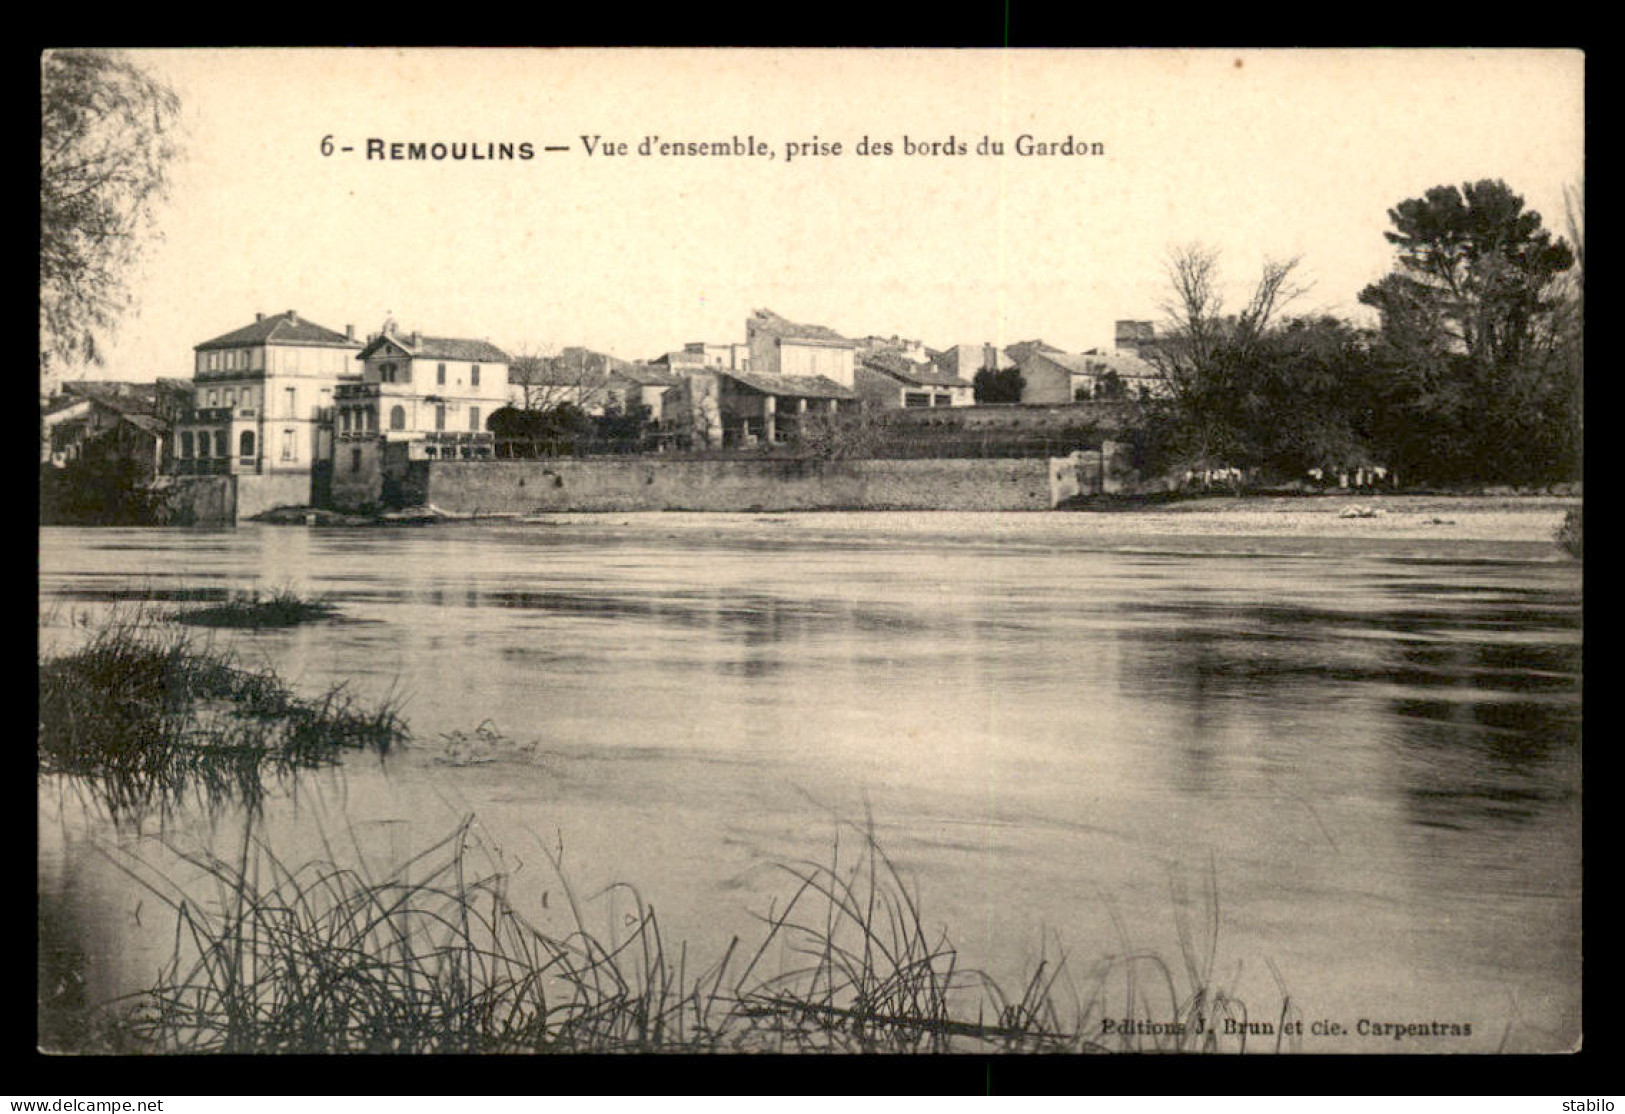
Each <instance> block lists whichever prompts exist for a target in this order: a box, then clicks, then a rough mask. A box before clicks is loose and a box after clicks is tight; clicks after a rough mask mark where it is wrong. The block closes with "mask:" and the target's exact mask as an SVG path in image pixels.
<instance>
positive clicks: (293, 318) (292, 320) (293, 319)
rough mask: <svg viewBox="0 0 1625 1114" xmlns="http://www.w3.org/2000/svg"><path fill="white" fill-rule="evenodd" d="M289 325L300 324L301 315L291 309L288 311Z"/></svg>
mask: <svg viewBox="0 0 1625 1114" xmlns="http://www.w3.org/2000/svg"><path fill="white" fill-rule="evenodd" d="M288 324H290V325H297V324H299V315H298V314H297V313H295V312H294V311H293V310H291V309H290V310H289V311H288Z"/></svg>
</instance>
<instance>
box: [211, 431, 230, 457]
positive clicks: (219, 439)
mask: <svg viewBox="0 0 1625 1114" xmlns="http://www.w3.org/2000/svg"><path fill="white" fill-rule="evenodd" d="M214 455H215V456H227V455H229V453H228V451H227V448H226V431H225V430H223V429H217V430H215V431H214Z"/></svg>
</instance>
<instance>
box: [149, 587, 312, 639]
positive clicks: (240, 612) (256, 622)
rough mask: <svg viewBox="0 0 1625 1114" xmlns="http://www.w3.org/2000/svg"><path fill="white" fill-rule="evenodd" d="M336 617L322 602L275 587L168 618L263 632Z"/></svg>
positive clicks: (190, 623)
mask: <svg viewBox="0 0 1625 1114" xmlns="http://www.w3.org/2000/svg"><path fill="white" fill-rule="evenodd" d="M337 614H338V608H336V607H334V606H333V605H332V604H330V603H327V602H326V601H324V600H319V599H318V600H311V599H305V598H303V597H302V596H300V595H299V594H298V593H297V592H295V591H294V590H293V589H291V588H279V589H277V590H276V591H274V592H270V593H267V594H261V592H260V591H259V590H258V589H255V590H254V591H253V592H251V593H250V594H248V595H246V596H240V597H238V598H236V599H230V600H227V601H226V602H225V603H221V604H216V605H215V606H213V607H199V608H193V609H191V610H189V611H179V612H176V613H175V614H174V615H173V616H171V618H173V619H174V621H175V622H177V623H185V624H187V625H188V626H195V627H231V628H241V629H248V630H264V629H269V628H276V627H296V626H298V625H299V624H301V623H314V622H318V621H320V620H323V619H331V618H333V617H334V616H335V615H337Z"/></svg>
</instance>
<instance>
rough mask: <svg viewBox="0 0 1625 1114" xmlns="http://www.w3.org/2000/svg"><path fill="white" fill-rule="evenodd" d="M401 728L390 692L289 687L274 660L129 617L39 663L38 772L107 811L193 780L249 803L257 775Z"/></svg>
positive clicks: (210, 794) (259, 786)
mask: <svg viewBox="0 0 1625 1114" xmlns="http://www.w3.org/2000/svg"><path fill="white" fill-rule="evenodd" d="M407 736H408V733H407V729H406V725H405V723H404V721H403V720H402V719H401V718H400V716H399V709H398V707H397V706H396V705H394V704H393V703H390V702H385V703H383V704H381V705H379V706H376V707H372V706H364V705H362V704H361V703H360V702H359V701H357V700H355V699H354V698H353V697H352V696H351V695H350V694H349V693H347V692H346V691H345V690H344V688H343V687H342V686H339V687H336V688H333V689H330V690H329V691H327V692H326V693H324V694H323V695H322V696H320V697H319V698H316V699H307V698H303V697H299V696H296V695H295V694H294V693H293V691H292V690H291V689H290V688H289V687H288V686H287V685H285V684H284V683H283V682H282V680H281V679H280V678H279V677H277V675H276V674H275V673H274V672H273V671H271V670H269V669H265V668H261V669H253V670H251V669H244V668H242V667H241V666H239V665H238V664H237V663H236V662H235V661H234V660H233V659H232V657H231V656H230V655H229V654H226V653H225V652H223V651H220V650H217V649H215V648H213V647H211V646H209V645H206V644H203V643H199V642H197V641H196V640H194V639H193V638H192V637H190V636H189V635H188V634H187V633H185V632H177V631H174V630H168V631H164V630H155V629H154V628H153V627H152V626H151V624H149V623H146V622H144V621H143V620H142V619H141V617H140V616H137V617H136V618H134V619H127V618H126V619H119V618H115V619H114V620H112V621H110V622H108V623H107V624H106V625H105V626H104V627H102V628H101V629H100V630H99V631H97V632H96V633H95V635H94V636H93V637H92V638H91V640H90V642H89V644H88V645H86V646H85V647H84V648H83V649H80V650H78V651H75V652H73V653H68V654H63V655H60V656H55V657H49V658H43V659H42V660H41V661H40V663H39V735H38V763H39V771H40V773H41V774H44V775H56V774H64V775H71V776H74V777H76V778H77V779H79V780H81V781H82V782H83V783H85V784H87V785H88V786H89V787H90V788H91V790H92V793H93V795H94V796H96V797H97V798H98V799H99V800H100V801H101V802H102V803H103V804H105V805H106V806H107V807H108V808H109V810H110V811H111V812H112V813H113V814H114V815H115V816H117V815H122V814H131V813H137V812H140V811H142V810H144V809H145V808H146V807H148V806H150V805H153V804H155V803H157V804H164V805H168V804H173V803H176V802H177V801H178V800H179V799H180V798H181V797H183V796H185V795H186V794H187V793H188V792H190V791H193V790H196V791H198V792H200V793H201V794H202V795H203V797H204V799H205V800H207V801H209V802H211V803H213V804H219V803H223V802H243V803H247V804H249V805H256V804H257V803H258V802H259V801H260V800H261V798H262V795H263V793H264V789H265V777H266V776H267V775H270V776H273V777H277V776H283V775H286V774H288V773H290V772H292V771H293V770H297V769H305V768H311V767H316V766H322V765H327V764H330V763H332V762H335V761H337V758H338V752H339V751H341V750H343V749H346V748H350V749H355V748H361V749H367V750H372V751H376V752H378V753H380V754H383V753H387V752H388V751H389V749H390V748H391V747H392V746H394V745H396V744H398V743H401V742H404V741H405V740H406V738H407Z"/></svg>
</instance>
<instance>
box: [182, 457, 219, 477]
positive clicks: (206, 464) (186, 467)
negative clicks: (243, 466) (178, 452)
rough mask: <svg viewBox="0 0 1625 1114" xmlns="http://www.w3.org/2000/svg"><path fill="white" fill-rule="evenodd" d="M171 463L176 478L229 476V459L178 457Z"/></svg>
mask: <svg viewBox="0 0 1625 1114" xmlns="http://www.w3.org/2000/svg"><path fill="white" fill-rule="evenodd" d="M172 463H173V465H174V469H175V475H177V476H228V475H230V474H231V458H230V457H223V456H206V457H201V458H199V457H178V458H176V459H175V460H174V461H173V462H172Z"/></svg>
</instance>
